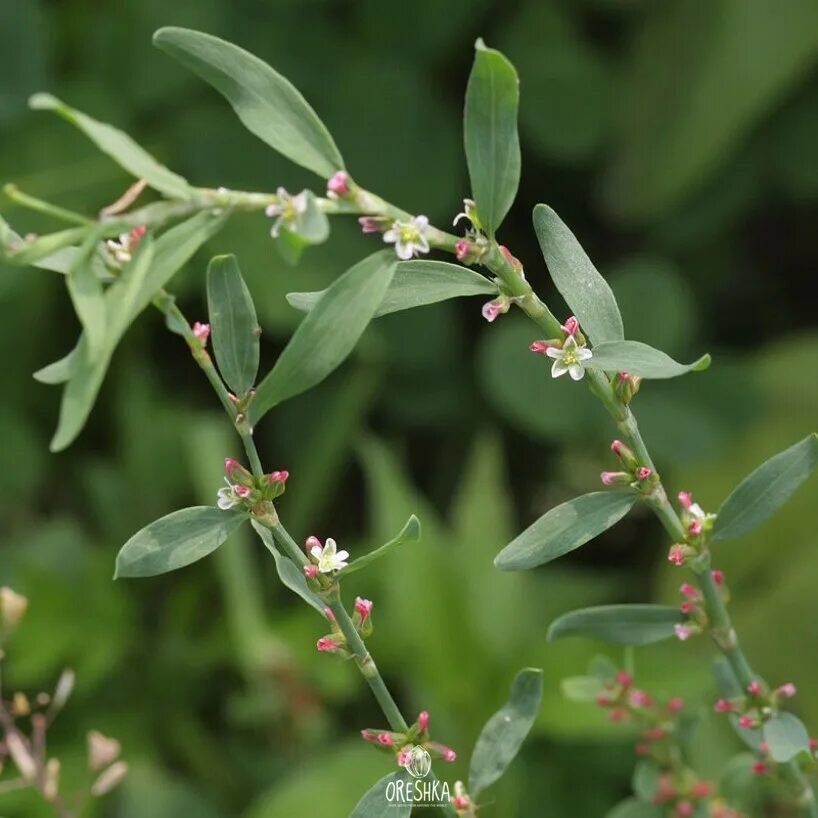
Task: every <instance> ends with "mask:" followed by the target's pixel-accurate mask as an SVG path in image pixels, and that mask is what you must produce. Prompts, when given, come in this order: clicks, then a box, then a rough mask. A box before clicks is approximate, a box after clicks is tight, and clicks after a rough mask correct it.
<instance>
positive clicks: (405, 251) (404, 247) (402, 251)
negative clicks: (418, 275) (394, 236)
mask: <svg viewBox="0 0 818 818" xmlns="http://www.w3.org/2000/svg"><path fill="white" fill-rule="evenodd" d="M414 250H415V247H414V245H413V244H412V242H411V241H407V242H406V243H405V244H404V243H403V242H402V241H397V242H395V252H396V253H397V254H398V258H399V259H403V261H407V260H408V259H410V258H412V256H413V255H414Z"/></svg>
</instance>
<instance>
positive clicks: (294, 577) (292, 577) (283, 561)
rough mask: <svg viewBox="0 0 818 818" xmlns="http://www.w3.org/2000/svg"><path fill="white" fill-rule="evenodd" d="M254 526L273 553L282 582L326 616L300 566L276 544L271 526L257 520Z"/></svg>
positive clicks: (320, 602) (322, 604) (321, 603)
mask: <svg viewBox="0 0 818 818" xmlns="http://www.w3.org/2000/svg"><path fill="white" fill-rule="evenodd" d="M252 525H253V528H254V529H255V532H256V534H258V536H259V538H260V539H261V541H262V542H263V543H264V545H265V547H266V548H267V550H268V551H269V552H270V553H271V554H272V555H273V559H274V560H275V564H276V572H277V573H278V578H279V579H280V580H281V582H282V584H283V585H285V586H286V587H287V588H289V589H290V590H291V591H292V592H293V593H296V594H298V596H300V597H301V599H303V600H304V601H305V602H306V603H307V604H308V605H311V606H312V607H313V608H315V610H316V611H318V613H320V614H321V616H322V617H323V616H324V608H325V607H326V606H325V605H324V603H323V602H322V601H321V600H320V599H319V598H318V597H317V596H316V595H315V594H314V593H313V592H312V591H311V590H310V589H309V587H308V585H307V580H306V578H305V577H304V574H303V572H302V571H300V570H299V568H298V566H297V565H296V564H295V563H294V562H293V561H292V560H291V559H290V558H289V557H286V556H284V555H283V554H282V553H281V552H280V551H279V550H278V547H277V546H276V544H275V540H274V539H273V534H272V532H271V531H270V529H269V528H266V527H265V526H263V525H260V524H259V523H257V522H256V521H255V520H253V521H252Z"/></svg>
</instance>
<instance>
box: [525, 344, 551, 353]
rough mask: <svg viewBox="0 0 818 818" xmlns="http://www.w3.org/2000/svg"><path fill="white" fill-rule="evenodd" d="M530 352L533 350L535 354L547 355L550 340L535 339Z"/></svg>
mask: <svg viewBox="0 0 818 818" xmlns="http://www.w3.org/2000/svg"><path fill="white" fill-rule="evenodd" d="M528 349H529V351H530V352H533V353H534V354H535V355H545V353H546V351H547V350H548V342H547V341H533V342H532V343H531V344H530V345H529V347H528Z"/></svg>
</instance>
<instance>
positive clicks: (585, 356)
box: [577, 347, 594, 361]
mask: <svg viewBox="0 0 818 818" xmlns="http://www.w3.org/2000/svg"><path fill="white" fill-rule="evenodd" d="M593 357H594V353H593V352H591V350H590V349H585V347H580V348H579V349H578V350H577V359H578V360H580V361H590V360H591V358H593Z"/></svg>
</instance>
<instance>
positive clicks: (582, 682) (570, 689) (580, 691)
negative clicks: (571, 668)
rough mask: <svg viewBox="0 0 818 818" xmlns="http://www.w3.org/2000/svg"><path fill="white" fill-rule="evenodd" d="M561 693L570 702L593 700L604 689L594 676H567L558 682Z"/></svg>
mask: <svg viewBox="0 0 818 818" xmlns="http://www.w3.org/2000/svg"><path fill="white" fill-rule="evenodd" d="M560 689H561V690H562V695H563V696H565V698H566V699H568V701H571V702H586V703H587V702H595V701H596V700H597V698H599V696H600V694H601V693H603V692H604V691H605V685H604V684H603V683H602V681H601V680H600V679H598V678H597V677H596V676H568V677H567V678H565V679H563V680H562V681H561V682H560Z"/></svg>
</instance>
